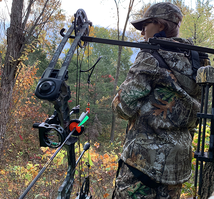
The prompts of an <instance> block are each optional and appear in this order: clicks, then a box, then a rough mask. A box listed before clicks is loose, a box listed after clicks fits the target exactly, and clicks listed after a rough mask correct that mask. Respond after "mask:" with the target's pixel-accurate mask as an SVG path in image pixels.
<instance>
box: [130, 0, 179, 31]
mask: <svg viewBox="0 0 214 199" xmlns="http://www.w3.org/2000/svg"><path fill="white" fill-rule="evenodd" d="M182 17H183V16H182V13H181V11H180V9H179V8H178V7H177V6H176V5H174V4H172V3H169V2H160V3H156V4H154V5H152V6H151V7H149V8H148V9H147V11H146V12H145V13H144V15H143V18H141V19H137V20H135V21H132V22H131V23H132V25H133V26H134V27H135V28H136V29H137V30H140V31H141V30H142V23H143V22H144V21H146V20H148V19H152V18H158V19H165V20H167V21H171V22H173V23H175V24H177V25H179V26H180V20H181V19H182Z"/></svg>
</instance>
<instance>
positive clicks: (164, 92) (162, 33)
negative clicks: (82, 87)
mask: <svg viewBox="0 0 214 199" xmlns="http://www.w3.org/2000/svg"><path fill="white" fill-rule="evenodd" d="M181 21H182V13H181V11H180V9H179V8H178V7H177V6H175V5H173V4H171V3H166V2H165V3H157V4H154V5H153V6H151V7H150V8H149V9H148V10H147V11H146V12H145V14H144V15H143V18H141V19H139V20H135V21H133V22H132V25H133V26H134V27H135V28H136V29H137V30H140V31H141V34H142V35H143V36H144V39H145V41H148V39H149V38H152V37H156V38H158V39H161V40H164V41H171V42H180V43H184V44H191V45H192V43H191V41H189V40H187V39H182V38H178V34H179V28H180V24H181ZM195 76H196V70H194V68H193V67H192V62H191V59H190V57H188V56H187V55H185V54H184V53H181V52H176V51H175V52H172V51H168V50H167V48H164V49H160V50H158V51H151V50H144V49H142V50H141V51H140V52H139V53H138V55H137V57H136V60H135V62H134V64H133V65H132V67H131V68H130V70H129V73H128V75H127V78H126V80H125V81H124V82H123V83H122V84H121V86H120V88H119V90H118V93H117V95H116V96H115V98H114V99H113V102H112V108H113V110H114V111H115V112H116V114H117V115H118V117H119V118H122V119H124V120H128V126H127V132H126V137H125V142H124V146H123V151H122V155H121V158H120V160H119V167H118V175H117V178H116V184H115V190H114V193H113V196H112V198H114V199H131V198H132V199H138V198H141V199H164V198H166V199H178V198H180V194H181V188H182V183H184V182H186V181H187V180H188V179H189V178H190V176H191V159H192V149H191V146H192V138H193V134H194V131H195V129H196V126H197V112H199V110H200V103H199V99H200V96H201V89H200V87H199V86H198V85H197V84H196V82H195Z"/></svg>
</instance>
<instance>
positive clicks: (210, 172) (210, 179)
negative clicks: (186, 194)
mask: <svg viewBox="0 0 214 199" xmlns="http://www.w3.org/2000/svg"><path fill="white" fill-rule="evenodd" d="M213 192H214V163H213V162H206V163H205V166H204V170H203V179H202V187H201V199H207V198H209V197H210V196H211V195H212V193H213Z"/></svg>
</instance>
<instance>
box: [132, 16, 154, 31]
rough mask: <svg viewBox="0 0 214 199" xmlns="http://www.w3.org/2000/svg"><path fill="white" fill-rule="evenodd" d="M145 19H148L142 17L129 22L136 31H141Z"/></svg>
mask: <svg viewBox="0 0 214 199" xmlns="http://www.w3.org/2000/svg"><path fill="white" fill-rule="evenodd" d="M147 19H150V17H144V18H141V19H137V20H134V21H131V24H132V25H133V26H134V27H135V28H136V29H137V30H140V31H141V30H142V26H143V22H144V21H146V20H147Z"/></svg>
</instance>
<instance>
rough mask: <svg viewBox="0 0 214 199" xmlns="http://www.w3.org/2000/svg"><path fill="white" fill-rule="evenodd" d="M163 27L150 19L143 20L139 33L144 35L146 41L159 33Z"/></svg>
mask: <svg viewBox="0 0 214 199" xmlns="http://www.w3.org/2000/svg"><path fill="white" fill-rule="evenodd" d="M163 29H164V27H163V25H160V24H157V23H153V21H152V20H148V21H145V22H144V23H143V26H142V32H141V35H144V39H145V40H146V41H148V39H149V38H151V37H153V36H154V34H156V33H159V32H160V31H162V30H163Z"/></svg>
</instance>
